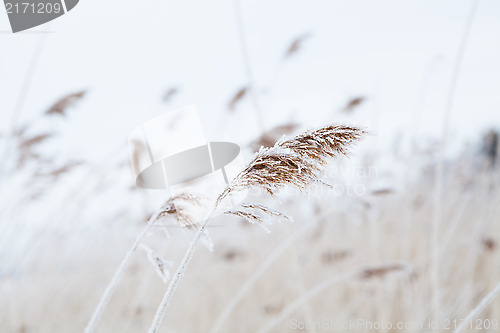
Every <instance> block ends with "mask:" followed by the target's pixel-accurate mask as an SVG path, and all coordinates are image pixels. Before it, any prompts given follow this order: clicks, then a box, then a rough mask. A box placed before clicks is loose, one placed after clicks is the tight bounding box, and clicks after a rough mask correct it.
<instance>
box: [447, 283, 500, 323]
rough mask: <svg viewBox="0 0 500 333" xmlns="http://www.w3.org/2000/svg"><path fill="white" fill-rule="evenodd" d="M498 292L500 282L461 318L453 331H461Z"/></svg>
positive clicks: (499, 291)
mask: <svg viewBox="0 0 500 333" xmlns="http://www.w3.org/2000/svg"><path fill="white" fill-rule="evenodd" d="M499 294H500V283H499V284H498V285H497V286H496V287H495V288H494V289H493V290H492V291H491V292H490V293H489V294H488V295H486V296H485V297H484V298H483V299H482V300H481V302H479V304H478V305H477V306H476V307H475V308H474V309H473V310H472V311H471V312H470V313H469V315H468V316H467V317H466V318H465V319H464V320H462V322H461V324H460V325H459V326H458V327H457V329H456V330H455V331H454V332H453V333H460V332H462V331H463V330H464V329H465V327H466V326H467V324H468V323H469V322H470V321H471V320H472V319H474V317H476V316H477V315H478V314H480V313H481V312H482V311H483V310H484V309H485V308H486V307H487V306H488V304H490V303H491V301H493V300H494V299H495V297H497V296H498V295H499Z"/></svg>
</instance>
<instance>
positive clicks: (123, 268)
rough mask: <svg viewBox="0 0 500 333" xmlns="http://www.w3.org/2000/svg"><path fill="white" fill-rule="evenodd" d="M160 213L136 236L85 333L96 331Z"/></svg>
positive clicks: (151, 218) (152, 217)
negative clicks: (138, 249)
mask: <svg viewBox="0 0 500 333" xmlns="http://www.w3.org/2000/svg"><path fill="white" fill-rule="evenodd" d="M159 215H160V213H156V214H154V215H153V216H151V217H150V219H149V220H148V224H147V225H146V227H144V229H143V230H142V231H141V233H140V234H139V235H138V236H137V237H136V239H135V242H134V244H133V245H132V247H131V248H130V249H129V250H128V252H127V254H126V255H125V257H124V258H123V260H122V262H121V263H120V266H119V267H118V269H117V271H116V272H115V275H114V276H113V279H112V280H111V282H110V283H109V285H108V287H107V288H106V291H105V292H104V294H103V295H102V296H101V299H100V300H99V304H97V307H96V308H95V310H94V312H93V313H92V317H91V318H90V321H89V322H88V324H87V327H85V331H84V333H92V332H94V331H95V329H96V327H97V324H98V323H99V321H100V319H101V317H102V314H103V312H104V310H105V309H106V306H107V305H108V303H109V300H110V299H111V296H113V293H114V292H115V290H116V287H117V286H118V282H120V279H121V277H122V276H123V273H125V271H126V270H127V268H128V266H129V264H130V260H131V259H132V255H133V254H134V253H135V252H136V250H137V248H138V246H139V244H140V243H141V241H142V239H143V238H144V237H145V236H146V235H147V233H148V232H149V230H150V229H151V227H152V226H153V225H154V222H155V221H156V220H157V219H158V217H159Z"/></svg>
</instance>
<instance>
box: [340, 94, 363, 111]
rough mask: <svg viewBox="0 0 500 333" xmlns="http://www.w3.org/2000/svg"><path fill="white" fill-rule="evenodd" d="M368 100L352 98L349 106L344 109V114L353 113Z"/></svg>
mask: <svg viewBox="0 0 500 333" xmlns="http://www.w3.org/2000/svg"><path fill="white" fill-rule="evenodd" d="M365 100H366V98H365V97H363V96H358V97H353V98H351V99H350V100H349V101H348V102H347V104H346V105H345V106H344V107H343V108H342V111H344V112H352V111H354V109H355V108H357V107H358V106H360V105H361V104H362V103H363V102H364V101H365Z"/></svg>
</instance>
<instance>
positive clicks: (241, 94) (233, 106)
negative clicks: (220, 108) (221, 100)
mask: <svg viewBox="0 0 500 333" xmlns="http://www.w3.org/2000/svg"><path fill="white" fill-rule="evenodd" d="M248 90H249V89H248V87H243V88H241V89H239V90H238V91H237V92H236V94H234V96H233V97H232V98H231V100H230V101H229V103H228V104H227V108H228V110H229V111H231V112H234V111H235V110H236V106H237V105H238V103H239V102H241V101H242V100H243V98H245V96H246V95H247V93H248Z"/></svg>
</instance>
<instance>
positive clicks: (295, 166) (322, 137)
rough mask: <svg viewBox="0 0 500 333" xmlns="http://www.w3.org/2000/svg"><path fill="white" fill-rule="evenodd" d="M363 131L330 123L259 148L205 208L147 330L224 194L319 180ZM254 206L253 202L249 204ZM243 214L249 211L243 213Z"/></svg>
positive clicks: (162, 309) (161, 311)
mask: <svg viewBox="0 0 500 333" xmlns="http://www.w3.org/2000/svg"><path fill="white" fill-rule="evenodd" d="M363 134H365V131H363V130H361V129H359V128H356V127H350V126H342V125H330V126H326V127H322V128H320V129H317V130H315V131H309V132H305V133H303V134H300V135H298V136H296V137H294V138H293V139H289V140H280V141H278V142H277V143H276V144H275V145H274V146H273V147H272V148H261V149H260V151H259V152H258V153H257V154H256V155H255V157H254V159H253V160H252V161H251V162H250V163H249V165H248V166H247V167H246V168H245V169H244V170H243V171H241V172H240V173H239V174H238V175H237V176H236V177H235V178H234V179H233V181H232V182H231V183H230V184H229V186H228V187H227V188H226V189H225V190H224V191H223V192H222V193H221V194H220V195H219V197H218V198H217V199H216V201H215V204H214V206H213V207H212V209H211V210H210V211H209V212H207V214H206V216H205V218H204V219H203V222H202V223H201V225H200V228H199V229H198V231H197V232H196V234H195V236H194V238H193V241H192V242H191V243H190V245H189V247H188V249H187V251H186V254H185V255H184V258H183V260H182V261H181V263H180V265H179V267H178V268H177V271H176V273H175V275H174V276H173V278H172V279H171V281H170V284H169V286H168V288H167V291H166V292H165V294H164V295H163V298H162V300H161V303H160V305H159V306H158V309H157V311H156V314H155V317H154V319H153V323H152V325H151V327H150V329H149V333H154V332H157V331H158V328H159V327H160V324H161V322H162V320H163V317H164V316H165V313H166V310H167V308H168V305H169V304H170V301H171V300H172V297H173V295H174V292H175V290H176V289H177V286H178V284H179V282H180V280H181V278H182V276H184V273H185V271H186V269H187V266H188V265H189V262H190V261H191V259H192V257H193V254H194V251H195V250H196V247H197V245H198V243H199V241H200V239H201V237H202V236H203V233H204V232H205V229H206V226H207V224H208V222H209V221H210V219H211V218H212V216H213V215H214V213H215V211H216V209H217V207H218V206H219V204H220V203H221V202H222V200H223V199H224V198H226V197H227V196H228V195H229V194H230V193H231V192H233V191H240V190H245V189H248V188H249V187H254V186H255V187H260V188H264V189H265V190H266V191H267V192H268V193H269V194H271V195H273V194H275V193H276V191H277V190H278V189H280V188H282V187H284V186H293V187H297V188H299V189H305V188H306V187H307V186H308V185H311V184H312V183H315V182H317V181H319V176H320V174H321V171H322V170H323V168H324V167H325V165H326V162H327V159H329V158H331V157H334V156H341V155H347V152H348V148H349V146H350V145H351V144H352V143H354V142H355V141H358V140H359V139H360V138H361V137H362V136H363ZM255 207H257V205H253V206H252V207H250V208H255ZM243 215H245V214H243ZM254 215H255V214H254ZM247 216H249V215H248V214H247Z"/></svg>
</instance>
